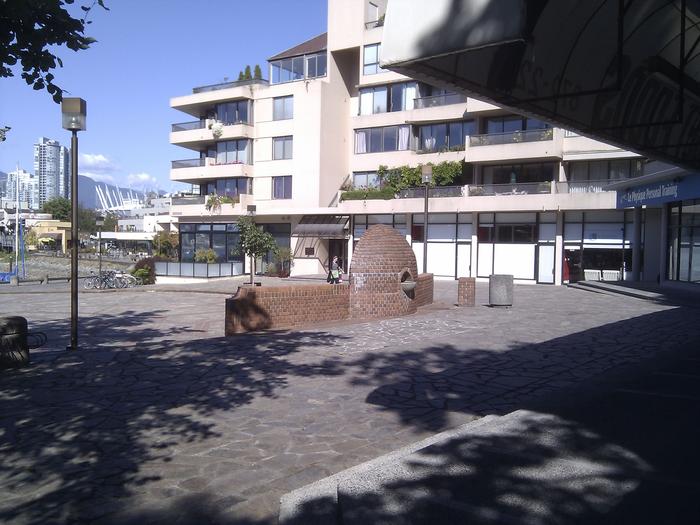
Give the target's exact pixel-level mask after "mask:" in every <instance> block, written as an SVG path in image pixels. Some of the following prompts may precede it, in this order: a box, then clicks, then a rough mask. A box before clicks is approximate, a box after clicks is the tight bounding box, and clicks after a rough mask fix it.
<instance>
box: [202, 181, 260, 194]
mask: <svg viewBox="0 0 700 525" xmlns="http://www.w3.org/2000/svg"><path fill="white" fill-rule="evenodd" d="M251 183H252V179H249V178H248V177H230V178H226V179H216V180H212V181H208V182H206V183H204V184H200V185H199V194H200V195H211V194H212V193H216V194H217V195H226V196H228V197H235V196H237V195H240V194H241V193H245V194H251V193H253V188H252V186H253V185H252V184H251Z"/></svg>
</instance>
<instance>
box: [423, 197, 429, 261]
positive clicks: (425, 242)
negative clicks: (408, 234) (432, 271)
mask: <svg viewBox="0 0 700 525" xmlns="http://www.w3.org/2000/svg"><path fill="white" fill-rule="evenodd" d="M423 273H428V185H427V184H426V185H425V205H424V213H423Z"/></svg>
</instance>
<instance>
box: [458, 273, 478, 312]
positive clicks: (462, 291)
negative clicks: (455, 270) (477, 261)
mask: <svg viewBox="0 0 700 525" xmlns="http://www.w3.org/2000/svg"><path fill="white" fill-rule="evenodd" d="M475 304H476V279H475V278H474V277H460V278H459V281H458V282H457V305H458V306H474V305H475Z"/></svg>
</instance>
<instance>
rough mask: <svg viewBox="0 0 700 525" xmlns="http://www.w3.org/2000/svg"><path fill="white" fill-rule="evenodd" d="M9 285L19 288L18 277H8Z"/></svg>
mask: <svg viewBox="0 0 700 525" xmlns="http://www.w3.org/2000/svg"><path fill="white" fill-rule="evenodd" d="M10 285H11V286H19V277H17V276H16V275H13V276H12V277H10Z"/></svg>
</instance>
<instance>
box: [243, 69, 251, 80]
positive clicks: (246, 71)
mask: <svg viewBox="0 0 700 525" xmlns="http://www.w3.org/2000/svg"><path fill="white" fill-rule="evenodd" d="M243 78H244V79H245V80H252V79H253V75H252V74H251V72H250V66H246V67H245V72H244V73H243Z"/></svg>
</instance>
